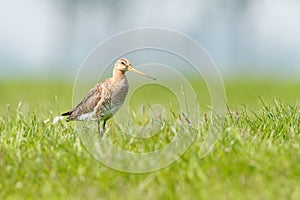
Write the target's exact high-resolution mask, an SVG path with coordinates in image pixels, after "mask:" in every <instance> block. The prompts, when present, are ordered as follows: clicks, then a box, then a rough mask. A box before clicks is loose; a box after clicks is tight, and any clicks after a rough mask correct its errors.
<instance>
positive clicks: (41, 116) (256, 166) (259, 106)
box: [0, 79, 300, 200]
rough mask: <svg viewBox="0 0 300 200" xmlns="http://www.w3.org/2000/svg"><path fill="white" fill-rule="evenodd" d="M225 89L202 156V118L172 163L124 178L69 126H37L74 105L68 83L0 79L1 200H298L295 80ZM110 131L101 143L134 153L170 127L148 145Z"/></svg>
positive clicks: (239, 83)
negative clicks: (215, 129) (222, 114)
mask: <svg viewBox="0 0 300 200" xmlns="http://www.w3.org/2000/svg"><path fill="white" fill-rule="evenodd" d="M195 84H197V83H195ZM225 87H226V93H227V100H228V102H227V104H228V113H227V115H226V118H225V122H224V124H223V127H222V134H221V136H220V138H219V140H218V142H217V144H216V146H215V148H214V149H213V151H212V152H211V153H210V154H209V155H207V156H206V157H205V158H203V159H201V158H200V157H199V151H200V147H201V141H202V140H203V138H202V136H203V135H205V133H206V132H207V130H208V127H209V125H210V124H209V121H205V120H203V121H201V123H200V124H199V125H197V127H194V128H196V129H198V130H199V133H198V135H197V137H196V140H195V141H194V143H193V144H192V146H191V147H190V148H189V149H188V151H187V152H185V153H184V155H183V156H182V157H181V158H180V159H179V160H177V161H176V162H175V163H173V164H172V165H170V166H169V167H166V168H164V169H162V170H159V171H155V172H151V173H144V174H130V173H125V172H119V171H115V170H113V169H110V168H108V167H106V166H104V165H103V164H101V163H100V162H98V161H97V160H95V159H94V158H93V157H92V156H91V154H89V153H88V152H87V151H86V149H85V147H84V146H83V144H82V143H81V141H80V138H79V136H78V133H76V131H75V130H74V127H73V123H66V122H64V121H63V122H61V123H58V124H51V123H47V124H45V123H44V122H43V121H44V120H45V119H48V118H49V119H51V120H52V119H53V117H54V116H56V115H58V114H60V113H61V112H63V111H67V110H68V109H70V108H71V104H72V83H70V82H67V81H55V82H54V81H53V82H51V81H22V80H21V81H6V82H5V81H3V82H0V92H1V99H0V171H1V173H0V199H84V198H85V199H121V198H122V199H141V198H142V199H174V198H175V199H176V198H177V199H295V200H296V199H300V184H299V183H300V146H299V145H300V111H299V107H298V106H299V104H300V96H299V95H300V93H299V92H300V82H279V81H274V80H236V79H235V80H225ZM204 96H205V95H204ZM157 98H161V97H157ZM200 98H201V97H200ZM203 98H207V97H203ZM139 101H142V100H139ZM133 104H134V103H133ZM206 104H209V101H207V100H205V101H203V104H202V105H200V108H201V107H203V108H205V107H206V106H207V105H206ZM200 118H201V119H203V113H201V116H200ZM177 123H178V121H176V119H175V118H174V119H172V118H171V119H168V121H167V124H168V126H170V127H171V126H174V127H176V126H177ZM109 126H110V128H111V133H110V135H109V136H108V137H109V138H110V139H111V140H112V141H114V142H115V143H117V144H120V145H121V146H122V145H123V147H125V146H126V147H128V148H129V149H130V150H131V151H137V152H139V151H140V150H141V149H142V150H145V151H147V150H151V149H153V146H155V145H156V144H157V143H159V142H161V141H163V142H162V145H161V146H159V148H161V147H162V146H163V145H164V144H165V143H167V142H168V141H169V140H170V139H172V136H171V135H170V134H168V130H169V129H168V128H166V129H163V130H162V132H161V133H159V135H158V136H157V137H155V138H154V139H150V140H148V141H147V140H129V139H127V138H126V137H122V134H120V133H119V132H118V130H117V128H116V124H115V123H114V122H113V121H110V122H109ZM128 143H130V145H129V146H128Z"/></svg>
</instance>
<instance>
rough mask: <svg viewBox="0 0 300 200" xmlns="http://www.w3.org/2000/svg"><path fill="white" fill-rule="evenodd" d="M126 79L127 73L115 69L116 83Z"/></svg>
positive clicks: (114, 79) (114, 78) (114, 77)
mask: <svg viewBox="0 0 300 200" xmlns="http://www.w3.org/2000/svg"><path fill="white" fill-rule="evenodd" d="M124 77H125V72H123V71H121V70H117V69H114V71H113V77H112V78H113V81H114V82H115V83H116V82H118V81H119V80H120V79H123V78H124Z"/></svg>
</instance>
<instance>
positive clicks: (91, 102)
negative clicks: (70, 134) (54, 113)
mask: <svg viewBox="0 0 300 200" xmlns="http://www.w3.org/2000/svg"><path fill="white" fill-rule="evenodd" d="M101 84H102V83H98V84H97V85H96V86H94V87H93V88H92V89H91V90H90V91H89V92H88V93H87V95H86V96H85V97H84V98H83V100H82V101H81V102H79V103H78V105H77V106H76V107H74V108H73V109H72V110H71V111H69V112H67V113H65V115H69V117H68V118H67V121H71V120H75V119H76V118H77V117H79V116H81V115H83V114H86V113H90V112H92V111H93V110H94V108H95V106H96V105H97V103H98V102H99V100H100V99H101V93H102V87H101Z"/></svg>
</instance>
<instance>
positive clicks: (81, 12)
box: [0, 0, 300, 76]
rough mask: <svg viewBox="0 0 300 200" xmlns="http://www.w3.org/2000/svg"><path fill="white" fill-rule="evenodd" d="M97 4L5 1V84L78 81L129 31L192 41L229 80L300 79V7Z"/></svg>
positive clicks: (1, 52) (290, 1) (1, 58)
mask: <svg viewBox="0 0 300 200" xmlns="http://www.w3.org/2000/svg"><path fill="white" fill-rule="evenodd" d="M64 2H66V1H64ZM70 2H73V1H70ZM77 2H79V1H77ZM97 2H98V1H95V2H93V5H90V4H89V5H86V4H85V3H84V2H80V3H77V4H76V5H74V4H72V3H70V4H67V3H62V2H61V1H46V0H27V1H21V0H10V1H2V2H1V3H0V15H1V16H0V33H1V34H0V76H1V75H2V76H3V75H8V74H9V75H14V74H18V73H19V74H24V72H26V73H28V74H30V73H33V74H34V73H41V74H43V73H45V74H47V73H49V72H51V73H54V74H55V73H57V72H59V73H61V74H64V73H67V72H70V71H71V74H75V73H76V70H77V68H78V67H79V65H80V63H81V62H82V61H83V59H84V58H85V57H86V56H87V55H88V53H89V52H90V51H91V50H92V49H93V48H94V47H95V46H96V45H97V44H98V43H100V42H102V41H104V40H105V39H107V38H108V37H110V36H112V35H114V34H117V33H119V32H121V31H125V30H128V29H132V28H138V27H152V26H154V27H162V28H170V29H173V30H177V31H180V32H183V33H185V34H187V35H189V36H191V37H192V38H194V39H195V40H196V41H197V42H198V43H200V44H201V45H203V46H204V47H205V48H206V50H207V51H208V53H209V54H210V55H211V57H212V58H213V60H214V61H215V62H216V64H217V65H218V67H219V68H220V70H221V72H222V73H224V74H226V73H227V74H230V73H233V74H234V73H235V72H236V71H241V72H246V73H248V72H257V73H275V74H276V73H278V74H281V73H282V72H284V73H286V74H287V75H289V73H290V74H291V75H299V76H300V37H299V36H300V12H299V10H300V1H294V0H285V1H284V0H262V1H260V0H255V1H239V0H232V1H226V3H225V2H224V1H221V0H214V1H197V0H188V1H171V0H170V1H157V0H154V1H138V0H135V1H128V2H127V3H126V4H125V3H116V2H115V3H114V4H112V3H109V1H103V2H101V1H99V3H97ZM121 2H122V1H121ZM124 2H125V1H124ZM242 2H245V4H243V3H242ZM26 73H25V74H26Z"/></svg>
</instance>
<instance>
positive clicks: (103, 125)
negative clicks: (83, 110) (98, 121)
mask: <svg viewBox="0 0 300 200" xmlns="http://www.w3.org/2000/svg"><path fill="white" fill-rule="evenodd" d="M105 124H106V120H104V121H103V124H102V130H103V132H104V131H105Z"/></svg>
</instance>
